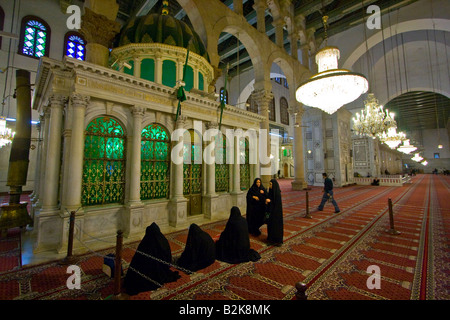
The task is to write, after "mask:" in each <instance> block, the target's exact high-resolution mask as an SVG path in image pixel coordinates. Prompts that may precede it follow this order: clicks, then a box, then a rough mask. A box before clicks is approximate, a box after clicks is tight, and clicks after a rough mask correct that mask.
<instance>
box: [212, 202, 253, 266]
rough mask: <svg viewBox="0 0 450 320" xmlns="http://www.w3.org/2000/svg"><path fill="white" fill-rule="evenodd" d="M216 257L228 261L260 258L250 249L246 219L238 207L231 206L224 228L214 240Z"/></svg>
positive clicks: (235, 261)
mask: <svg viewBox="0 0 450 320" xmlns="http://www.w3.org/2000/svg"><path fill="white" fill-rule="evenodd" d="M216 258H217V260H220V261H224V262H228V263H241V262H247V261H258V260H259V259H260V258H261V256H260V255H259V253H258V252H257V251H255V250H253V249H250V238H249V235H248V227H247V221H246V220H245V218H244V217H242V216H241V211H240V210H239V208H238V207H233V208H231V213H230V217H229V218H228V222H227V224H226V226H225V229H224V230H223V231H222V233H221V234H220V238H219V240H217V241H216Z"/></svg>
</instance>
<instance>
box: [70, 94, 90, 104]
mask: <svg viewBox="0 0 450 320" xmlns="http://www.w3.org/2000/svg"><path fill="white" fill-rule="evenodd" d="M90 99H91V97H89V96H85V95H82V94H80V93H72V94H71V95H70V101H71V102H72V105H73V106H74V107H75V106H76V107H86V106H87V105H88V104H89V101H90Z"/></svg>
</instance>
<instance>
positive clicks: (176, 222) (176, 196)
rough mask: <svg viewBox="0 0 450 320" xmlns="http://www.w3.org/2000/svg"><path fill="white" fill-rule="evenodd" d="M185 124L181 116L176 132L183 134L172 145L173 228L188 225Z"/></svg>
mask: <svg viewBox="0 0 450 320" xmlns="http://www.w3.org/2000/svg"><path fill="white" fill-rule="evenodd" d="M185 123H186V117H185V116H179V117H178V119H177V122H176V123H175V130H176V131H177V132H180V133H181V134H180V135H178V136H177V138H178V140H177V141H173V143H172V152H171V172H170V184H171V195H170V209H169V225H170V226H172V227H177V226H180V225H185V224H187V202H188V200H187V199H186V198H185V197H184V195H183V181H184V179H183V145H184V139H183V134H182V132H181V131H183V130H184V126H185ZM174 148H177V149H176V150H178V151H180V153H178V152H175V151H174ZM175 153H176V154H175ZM180 157H181V158H180ZM175 158H177V159H175ZM180 160H181V161H180Z"/></svg>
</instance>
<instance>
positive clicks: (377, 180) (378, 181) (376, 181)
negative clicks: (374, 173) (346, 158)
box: [371, 177, 380, 186]
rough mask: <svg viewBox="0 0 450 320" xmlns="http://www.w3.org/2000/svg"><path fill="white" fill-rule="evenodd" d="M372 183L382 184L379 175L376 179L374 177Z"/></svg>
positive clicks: (374, 184) (375, 184)
mask: <svg viewBox="0 0 450 320" xmlns="http://www.w3.org/2000/svg"><path fill="white" fill-rule="evenodd" d="M371 185H373V186H379V185H380V179H378V177H375V179H373V181H372V183H371Z"/></svg>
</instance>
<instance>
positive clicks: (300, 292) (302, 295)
mask: <svg viewBox="0 0 450 320" xmlns="http://www.w3.org/2000/svg"><path fill="white" fill-rule="evenodd" d="M295 288H296V289H297V292H296V293H295V297H296V298H297V300H308V294H307V293H306V289H308V286H307V285H306V284H305V283H303V282H297V283H296V284H295Z"/></svg>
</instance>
